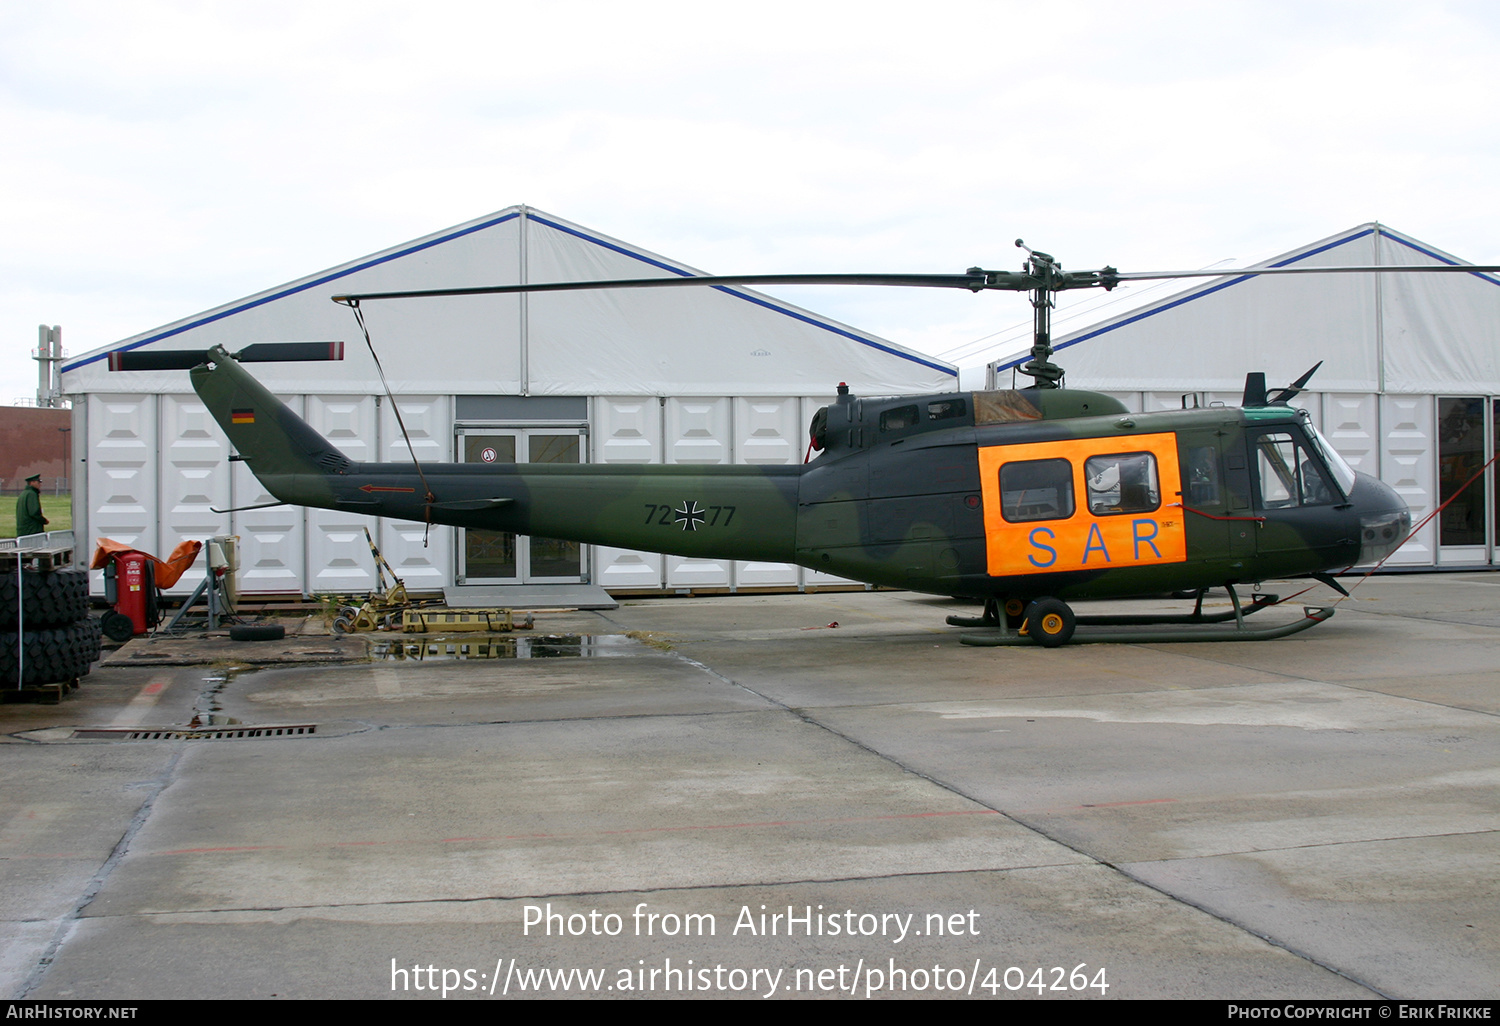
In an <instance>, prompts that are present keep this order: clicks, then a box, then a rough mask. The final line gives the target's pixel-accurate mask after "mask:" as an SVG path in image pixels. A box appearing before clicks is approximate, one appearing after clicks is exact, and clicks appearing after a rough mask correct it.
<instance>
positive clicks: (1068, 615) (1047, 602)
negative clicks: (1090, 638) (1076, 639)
mask: <svg viewBox="0 0 1500 1026" xmlns="http://www.w3.org/2000/svg"><path fill="white" fill-rule="evenodd" d="M1077 626H1078V619H1077V617H1075V616H1074V615H1073V610H1071V609H1069V608H1068V604H1067V603H1066V602H1063V601H1062V600H1060V599H1055V598H1040V599H1037V600H1036V601H1035V602H1033V603H1032V604H1031V605H1029V606H1027V607H1026V620H1025V622H1024V623H1023V624H1022V625H1021V633H1022V634H1025V635H1027V636H1029V637H1030V638H1032V639H1033V640H1035V641H1036V643H1037V644H1038V645H1041V646H1042V647H1044V648H1057V647H1058V646H1059V645H1066V644H1067V643H1068V640H1069V639H1070V638H1072V637H1073V629H1074V628H1075V627H1077Z"/></svg>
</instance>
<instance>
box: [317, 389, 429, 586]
mask: <svg viewBox="0 0 1500 1026" xmlns="http://www.w3.org/2000/svg"><path fill="white" fill-rule="evenodd" d="M396 401H397V402H398V403H399V404H400V405H401V420H402V422H404V423H405V424H406V433H407V435H409V436H410V437H411V448H410V449H408V448H407V445H406V439H405V438H403V437H402V435H401V425H400V424H399V423H397V421H396V414H395V411H394V410H392V409H391V404H390V402H389V401H388V400H386V401H382V402H381V403H380V404H379V405H380V439H381V449H382V450H383V451H382V452H381V454H380V456H379V457H378V458H379V459H380V460H381V461H382V462H385V463H399V464H403V465H405V466H411V454H412V451H415V452H416V454H417V459H419V460H421V461H422V463H423V465H427V464H432V463H451V462H452V461H453V398H452V397H451V396H433V395H401V396H397V397H396ZM335 444H337V443H335ZM354 458H356V457H354V456H353V455H352V454H351V455H350V459H354ZM372 531H373V528H372ZM454 535H455V530H454V528H451V527H442V526H438V527H433V528H432V529H431V531H428V530H427V525H426V524H418V523H412V522H411V521H407V520H384V521H382V522H381V528H380V534H379V535H378V536H377V537H376V542H375V543H376V544H377V545H379V546H380V551H381V552H382V553H384V555H385V558H386V560H387V561H388V562H389V563H390V564H391V566H392V567H393V568H394V569H395V571H396V576H398V577H400V578H401V580H402V582H403V583H405V585H406V587H407V589H408V590H409V591H438V590H441V589H442V588H445V587H447V586H448V585H451V584H452V583H453V578H454V569H455V564H454V554H453V545H454ZM424 540H425V542H426V544H425V545H424V544H423V542H424Z"/></svg>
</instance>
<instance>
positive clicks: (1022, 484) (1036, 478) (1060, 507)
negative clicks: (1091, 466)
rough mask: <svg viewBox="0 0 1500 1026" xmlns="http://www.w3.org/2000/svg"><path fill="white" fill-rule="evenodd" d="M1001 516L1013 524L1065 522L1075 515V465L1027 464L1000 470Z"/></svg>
mask: <svg viewBox="0 0 1500 1026" xmlns="http://www.w3.org/2000/svg"><path fill="white" fill-rule="evenodd" d="M1000 512H1001V515H1002V516H1004V517H1005V519H1006V520H1009V521H1010V522H1011V523H1013V524H1023V523H1026V522H1028V521H1031V520H1065V519H1067V518H1068V517H1070V516H1072V515H1073V465H1072V464H1071V463H1069V462H1068V461H1067V460H1025V461H1023V462H1020V463H1007V464H1005V466H1003V467H1001V468H1000Z"/></svg>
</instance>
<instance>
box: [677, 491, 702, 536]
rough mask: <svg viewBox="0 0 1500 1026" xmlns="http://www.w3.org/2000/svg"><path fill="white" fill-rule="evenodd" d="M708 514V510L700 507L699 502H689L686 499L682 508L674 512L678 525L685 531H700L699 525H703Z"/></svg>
mask: <svg viewBox="0 0 1500 1026" xmlns="http://www.w3.org/2000/svg"><path fill="white" fill-rule="evenodd" d="M706 512H707V510H704V509H702V508H701V507H699V505H698V503H697V502H688V501H687V500H686V499H684V500H683V503H682V505H681V506H679V507H678V508H677V509H674V510H673V511H672V513H673V515H674V516H675V517H676V521H677V523H679V524H681V525H682V529H683V530H684V531H696V530H698V525H699V524H701V523H703V514H704V513H706Z"/></svg>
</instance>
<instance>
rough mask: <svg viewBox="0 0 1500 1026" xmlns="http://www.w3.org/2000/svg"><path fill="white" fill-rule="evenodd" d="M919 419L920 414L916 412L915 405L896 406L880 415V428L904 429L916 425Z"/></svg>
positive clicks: (885, 429)
mask: <svg viewBox="0 0 1500 1026" xmlns="http://www.w3.org/2000/svg"><path fill="white" fill-rule="evenodd" d="M920 419H921V415H920V414H919V413H918V412H917V408H916V406H914V405H913V406H897V407H896V408H895V409H891V410H886V411H885V412H883V413H882V414H881V415H880V430H881V431H905V430H906V429H907V428H911V427H916V426H917V422H918V421H919V420H920Z"/></svg>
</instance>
